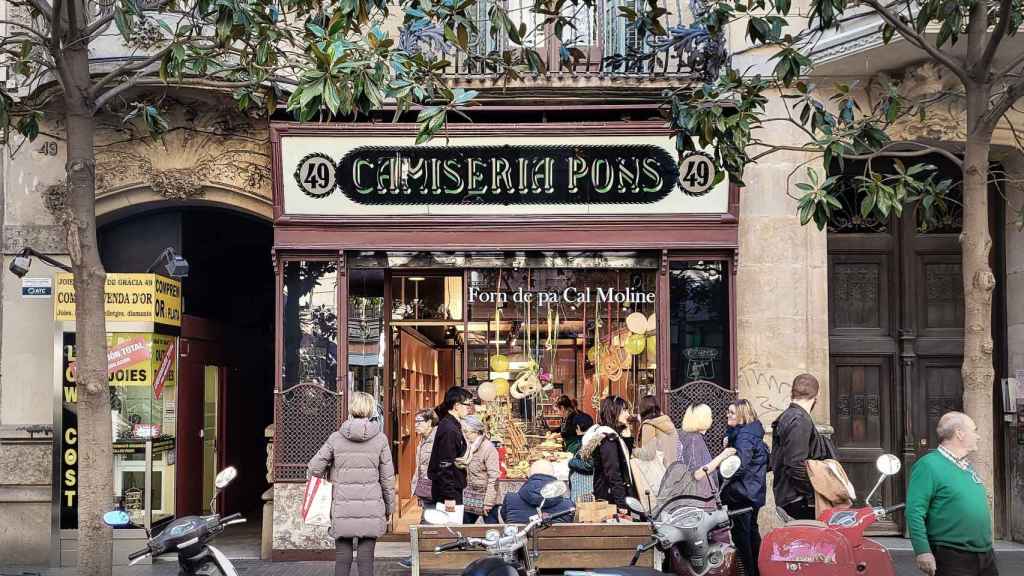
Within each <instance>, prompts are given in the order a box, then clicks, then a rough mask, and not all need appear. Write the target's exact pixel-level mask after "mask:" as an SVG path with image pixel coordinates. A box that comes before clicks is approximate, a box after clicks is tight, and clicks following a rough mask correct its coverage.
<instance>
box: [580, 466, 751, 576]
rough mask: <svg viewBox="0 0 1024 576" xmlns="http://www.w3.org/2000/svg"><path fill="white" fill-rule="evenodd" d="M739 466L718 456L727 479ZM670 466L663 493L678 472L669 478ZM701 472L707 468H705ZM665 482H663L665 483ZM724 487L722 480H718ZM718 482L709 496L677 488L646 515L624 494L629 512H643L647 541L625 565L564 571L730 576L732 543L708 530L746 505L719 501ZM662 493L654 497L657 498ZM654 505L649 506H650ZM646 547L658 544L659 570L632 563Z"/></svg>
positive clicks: (734, 568)
mask: <svg viewBox="0 0 1024 576" xmlns="http://www.w3.org/2000/svg"><path fill="white" fill-rule="evenodd" d="M679 466H680V469H681V470H682V471H683V473H684V474H685V475H686V476H689V475H690V474H692V473H691V472H690V471H689V470H688V469H686V467H685V466H683V465H681V464H680V465H679ZM739 467H740V459H739V458H738V457H736V456H730V457H729V458H726V459H725V460H724V461H722V464H721V466H720V467H719V470H720V474H721V475H722V477H723V478H725V479H726V481H728V479H729V478H732V477H733V476H734V475H735V474H736V472H737V471H738V470H739ZM671 472H672V469H671V467H670V469H669V470H668V471H666V475H665V476H666V477H665V480H663V481H662V484H661V488H660V489H659V494H666V493H667V491H669V490H670V489H671V484H672V483H673V482H676V483H678V482H679V478H680V476H678V475H677V476H676V477H675V478H672V474H671ZM705 472H706V471H705ZM666 484H668V485H666ZM722 485H723V486H724V485H725V483H723V484H722ZM720 494H721V487H719V488H718V489H717V490H716V491H715V495H714V497H712V498H700V497H697V496H693V495H691V494H687V493H680V494H676V495H674V496H670V497H669V498H667V499H665V500H663V501H662V502H661V503H660V504H659V505H658V507H657V509H655V510H653V512H652V513H651V514H647V511H648V510H649V509H650V508H644V506H643V504H642V503H641V502H640V501H639V500H637V499H636V498H632V497H630V498H627V499H626V505H627V506H628V507H629V509H630V510H632V511H633V512H635V513H637V514H640V515H642V516H647V517H648V519H649V522H650V524H651V541H650V542H649V543H647V544H641V545H639V546H637V548H636V551H635V552H634V553H633V559H632V560H631V561H630V563H629V566H625V567H621V568H602V569H596V570H568V571H566V572H565V576H597V575H600V576H664V574H666V573H667V574H675V575H676V576H735V575H736V574H737V573H738V563H737V562H735V548H734V547H733V546H732V544H730V543H728V540H726V541H724V542H723V541H715V538H713V537H712V532H715V531H716V530H728V529H729V528H730V527H731V526H732V517H733V516H739V515H741V514H746V513H747V512H750V511H751V510H752V509H751V508H741V509H739V510H728V509H726V507H724V506H723V505H722V502H721V500H720ZM661 499H662V498H661V497H659V500H661ZM684 501H690V502H692V501H698V502H711V501H714V502H715V504H716V508H715V510H712V511H710V512H709V511H707V510H705V509H703V508H698V507H695V506H692V505H686V504H685V503H684ZM652 508H653V507H652ZM651 548H657V549H658V550H659V551H661V552H662V553H663V554H665V563H664V564H662V571H658V570H655V569H653V568H645V567H642V566H637V565H636V564H637V562H638V561H639V559H640V555H641V554H643V553H644V552H647V551H648V550H650V549H651Z"/></svg>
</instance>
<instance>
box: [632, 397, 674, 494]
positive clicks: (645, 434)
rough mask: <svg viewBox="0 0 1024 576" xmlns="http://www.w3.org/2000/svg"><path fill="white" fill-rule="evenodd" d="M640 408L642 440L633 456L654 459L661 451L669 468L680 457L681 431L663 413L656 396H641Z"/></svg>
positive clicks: (666, 466)
mask: <svg viewBox="0 0 1024 576" xmlns="http://www.w3.org/2000/svg"><path fill="white" fill-rule="evenodd" d="M639 408H640V410H639V411H640V442H639V443H638V444H637V446H636V449H634V450H633V456H634V457H635V458H639V459H641V460H653V459H654V458H655V456H656V455H657V453H658V452H661V460H662V462H663V463H664V464H665V468H668V467H669V466H670V465H671V464H672V463H673V462H675V461H676V460H678V459H679V432H677V431H676V426H675V424H673V423H672V419H671V418H669V417H668V416H666V415H664V414H662V413H661V406H659V405H658V399H657V398H655V397H654V396H644V397H643V398H641V399H640V405H639ZM655 488H657V487H655Z"/></svg>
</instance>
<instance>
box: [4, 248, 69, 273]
mask: <svg viewBox="0 0 1024 576" xmlns="http://www.w3.org/2000/svg"><path fill="white" fill-rule="evenodd" d="M33 256H35V257H36V258H39V259H40V260H42V261H43V262H46V263H47V264H49V265H50V266H53V267H54V268H59V269H61V270H63V271H65V272H71V267H70V266H68V265H67V264H64V263H63V262H58V261H57V260H54V259H53V258H50V257H49V256H47V255H46V254H41V253H39V252H37V251H35V250H34V249H32V248H28V247H26V248H24V249H23V250H22V251H21V252H19V253H18V255H17V256H15V257H14V260H11V265H10V266H9V268H10V270H11V273H12V274H14V275H15V276H17V277H18V278H24V277H25V274H28V269H29V268H31V267H32V257H33Z"/></svg>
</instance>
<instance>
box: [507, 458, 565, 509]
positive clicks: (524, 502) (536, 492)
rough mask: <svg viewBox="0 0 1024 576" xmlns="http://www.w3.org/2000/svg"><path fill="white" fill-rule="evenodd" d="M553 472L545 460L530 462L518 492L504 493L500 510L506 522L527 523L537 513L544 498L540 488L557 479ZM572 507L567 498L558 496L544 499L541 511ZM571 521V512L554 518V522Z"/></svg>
mask: <svg viewBox="0 0 1024 576" xmlns="http://www.w3.org/2000/svg"><path fill="white" fill-rule="evenodd" d="M554 474H555V472H554V468H553V467H552V466H551V463H550V462H548V461H547V460H537V461H536V462H534V463H533V464H531V465H530V477H529V478H527V479H526V484H523V486H522V487H521V488H520V489H519V491H518V492H510V493H508V494H506V495H505V502H504V504H502V506H501V512H500V513H501V517H502V519H503V520H504V521H505V522H506V523H508V524H526V523H528V522H529V521H530V516H535V515H536V514H537V507H538V506H540V503H541V500H544V497H543V496H541V495H540V490H541V488H543V487H544V486H546V485H547V484H549V483H550V482H557V481H558V480H557V479H556V478H555V475H554ZM572 507H573V506H572V502H570V501H569V499H567V498H563V497H562V496H559V497H557V498H551V499H548V500H544V508H542V511H543V512H544V514H546V515H550V514H557V513H559V512H564V511H565V510H569V509H571V508H572ZM572 521H573V515H572V514H566V515H565V516H563V517H562V518H557V519H555V520H554V522H572Z"/></svg>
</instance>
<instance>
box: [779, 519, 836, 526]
mask: <svg viewBox="0 0 1024 576" xmlns="http://www.w3.org/2000/svg"><path fill="white" fill-rule="evenodd" d="M790 526H809V527H812V528H828V524H825V523H824V522H822V521H821V520H790V521H789V522H786V528H789V527H790Z"/></svg>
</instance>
